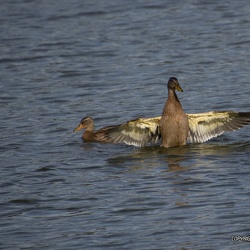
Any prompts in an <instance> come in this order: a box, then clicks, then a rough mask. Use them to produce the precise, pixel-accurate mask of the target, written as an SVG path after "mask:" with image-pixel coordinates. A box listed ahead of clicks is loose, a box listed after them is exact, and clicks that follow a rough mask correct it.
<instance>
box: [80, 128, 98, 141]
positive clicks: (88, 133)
mask: <svg viewBox="0 0 250 250" xmlns="http://www.w3.org/2000/svg"><path fill="white" fill-rule="evenodd" d="M94 137H95V133H94V130H92V131H89V130H85V132H84V133H83V134H82V138H83V139H84V140H93V139H94Z"/></svg>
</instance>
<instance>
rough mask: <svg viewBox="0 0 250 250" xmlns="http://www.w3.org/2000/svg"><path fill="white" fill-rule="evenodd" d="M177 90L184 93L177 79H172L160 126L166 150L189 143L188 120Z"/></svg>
mask: <svg viewBox="0 0 250 250" xmlns="http://www.w3.org/2000/svg"><path fill="white" fill-rule="evenodd" d="M175 90H178V91H181V92H183V90H182V88H181V87H180V85H179V82H178V80H177V78H175V77H171V78H170V79H169V81H168V99H167V101H166V103H165V106H164V109H163V113H162V117H161V120H160V124H159V125H160V133H161V137H162V144H161V145H162V146H163V147H165V148H170V147H177V146H183V145H185V144H186V143H187V137H188V130H189V124H188V118H187V115H186V113H185V112H184V110H183V109H182V106H181V103H180V101H179V99H178V97H177V95H176V93H175Z"/></svg>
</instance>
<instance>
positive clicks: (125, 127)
mask: <svg viewBox="0 0 250 250" xmlns="http://www.w3.org/2000/svg"><path fill="white" fill-rule="evenodd" d="M160 118H161V117H160V116H158V117H154V118H138V119H135V120H131V121H128V122H126V123H124V124H121V125H117V126H114V127H113V128H111V129H109V130H108V131H107V138H108V141H109V142H113V143H119V142H123V143H126V144H128V145H134V146H138V147H143V146H146V145H147V144H148V143H156V142H157V141H158V140H159V139H160V132H159V121H160Z"/></svg>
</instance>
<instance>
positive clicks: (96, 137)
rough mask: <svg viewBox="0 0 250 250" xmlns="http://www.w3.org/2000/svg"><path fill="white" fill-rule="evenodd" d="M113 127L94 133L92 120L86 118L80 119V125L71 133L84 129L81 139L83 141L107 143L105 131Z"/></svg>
mask: <svg viewBox="0 0 250 250" xmlns="http://www.w3.org/2000/svg"><path fill="white" fill-rule="evenodd" d="M111 128H113V127H111V126H110V127H104V128H101V129H99V130H97V131H94V120H93V118H91V117H89V116H87V117H84V118H82V120H81V121H80V124H79V125H78V126H77V127H76V128H75V129H74V130H73V132H77V131H80V130H82V129H85V131H84V133H83V134H82V139H83V140H84V141H99V142H109V139H108V137H107V131H108V130H110V129H111Z"/></svg>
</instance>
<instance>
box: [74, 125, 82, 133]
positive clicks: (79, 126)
mask: <svg viewBox="0 0 250 250" xmlns="http://www.w3.org/2000/svg"><path fill="white" fill-rule="evenodd" d="M81 129H83V127H82V124H79V125H78V126H77V127H76V128H75V129H74V130H73V132H77V131H80V130H81Z"/></svg>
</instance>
